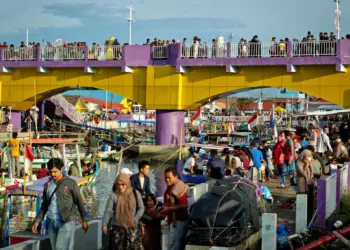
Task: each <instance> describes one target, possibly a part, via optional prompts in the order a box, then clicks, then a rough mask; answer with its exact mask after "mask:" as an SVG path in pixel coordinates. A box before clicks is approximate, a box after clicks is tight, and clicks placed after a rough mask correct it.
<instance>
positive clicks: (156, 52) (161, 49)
mask: <svg viewBox="0 0 350 250" xmlns="http://www.w3.org/2000/svg"><path fill="white" fill-rule="evenodd" d="M152 50H153V59H167V58H168V52H167V51H168V50H167V47H166V46H153V47H152Z"/></svg>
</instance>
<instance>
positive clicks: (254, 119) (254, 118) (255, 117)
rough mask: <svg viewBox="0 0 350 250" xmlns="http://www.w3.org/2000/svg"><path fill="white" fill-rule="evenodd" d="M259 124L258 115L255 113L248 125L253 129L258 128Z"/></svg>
mask: <svg viewBox="0 0 350 250" xmlns="http://www.w3.org/2000/svg"><path fill="white" fill-rule="evenodd" d="M257 122H258V113H255V114H254V115H253V116H252V117H251V118H250V119H249V120H248V125H249V126H250V127H251V128H252V127H256V125H257Z"/></svg>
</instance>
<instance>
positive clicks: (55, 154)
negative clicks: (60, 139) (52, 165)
mask: <svg viewBox="0 0 350 250" xmlns="http://www.w3.org/2000/svg"><path fill="white" fill-rule="evenodd" d="M61 147H62V145H61V144H56V145H55V146H54V148H53V149H52V150H51V158H59V159H61V160H62V159H63V157H62V154H61Z"/></svg>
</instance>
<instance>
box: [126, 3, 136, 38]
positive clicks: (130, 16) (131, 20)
mask: <svg viewBox="0 0 350 250" xmlns="http://www.w3.org/2000/svg"><path fill="white" fill-rule="evenodd" d="M133 10H134V9H133V8H132V5H131V3H130V7H129V17H128V18H127V19H126V20H128V21H129V45H131V37H132V23H133V22H135V20H134V19H133V18H132V11H133Z"/></svg>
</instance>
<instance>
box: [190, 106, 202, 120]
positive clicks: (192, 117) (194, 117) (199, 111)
mask: <svg viewBox="0 0 350 250" xmlns="http://www.w3.org/2000/svg"><path fill="white" fill-rule="evenodd" d="M200 115H201V108H200V107H199V108H198V109H197V111H196V113H194V114H193V116H191V118H190V121H191V122H193V121H194V120H196V119H197V118H198V117H199V116H200Z"/></svg>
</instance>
